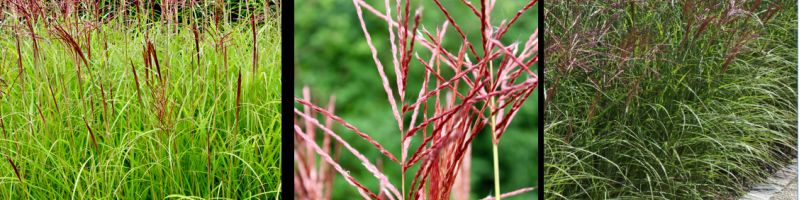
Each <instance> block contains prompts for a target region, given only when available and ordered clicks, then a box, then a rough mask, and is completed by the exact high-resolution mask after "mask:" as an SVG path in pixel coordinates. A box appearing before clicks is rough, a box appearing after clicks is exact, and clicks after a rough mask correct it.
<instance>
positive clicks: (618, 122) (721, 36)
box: [544, 0, 797, 199]
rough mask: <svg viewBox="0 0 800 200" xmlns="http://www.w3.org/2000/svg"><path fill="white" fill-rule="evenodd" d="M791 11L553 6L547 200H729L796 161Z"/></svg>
mask: <svg viewBox="0 0 800 200" xmlns="http://www.w3.org/2000/svg"><path fill="white" fill-rule="evenodd" d="M795 7H796V6H795V4H794V2H791V1H739V0H734V1H695V0H689V1H675V2H654V1H653V2H650V1H633V0H631V1H619V2H597V1H581V3H572V2H567V1H561V2H554V3H550V4H548V6H547V8H548V9H547V11H545V13H546V17H547V18H546V20H547V23H548V29H547V33H546V38H547V41H548V42H547V44H546V47H547V56H548V59H547V62H548V65H547V66H546V74H547V76H546V77H547V83H546V86H547V88H546V100H545V104H546V109H547V111H546V116H547V117H546V119H547V120H546V121H547V123H546V125H545V133H546V134H545V152H546V156H545V158H546V164H545V169H544V174H545V177H546V179H545V183H546V185H545V186H546V188H545V190H544V191H546V195H545V196H546V197H547V199H591V198H594V199H604V198H622V199H629V198H632V199H734V198H738V197H737V196H738V195H740V194H742V193H743V192H744V191H747V189H748V188H750V187H751V186H752V185H753V184H755V183H758V182H760V181H763V180H764V179H765V178H766V177H768V176H767V175H768V174H770V173H771V172H772V171H773V170H774V169H776V168H778V167H780V166H782V165H784V164H785V163H786V162H787V161H789V160H790V159H792V158H794V157H795V156H796V148H795V147H796V145H797V134H796V133H797V132H796V130H797V127H796V126H797V125H796V124H797V121H796V120H797V105H796V102H795V100H796V99H797V98H796V97H797V91H796V89H795V88H797V84H796V82H797V76H796V74H797V71H796V70H797V64H796V60H797V57H796V56H797V55H796V51H797V46H796V44H797V35H796V32H797V26H796V25H797V24H796V18H797V10H796V8H795Z"/></svg>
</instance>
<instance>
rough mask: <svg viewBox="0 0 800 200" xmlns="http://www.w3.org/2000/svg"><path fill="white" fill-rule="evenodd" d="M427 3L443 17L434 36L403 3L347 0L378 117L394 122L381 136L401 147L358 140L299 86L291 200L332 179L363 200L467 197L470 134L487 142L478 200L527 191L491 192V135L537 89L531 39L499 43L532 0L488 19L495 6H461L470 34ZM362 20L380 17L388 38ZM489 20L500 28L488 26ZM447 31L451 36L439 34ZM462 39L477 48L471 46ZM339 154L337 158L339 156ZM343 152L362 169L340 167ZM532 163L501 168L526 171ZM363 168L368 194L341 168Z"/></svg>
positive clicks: (445, 10)
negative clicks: (487, 173) (484, 191)
mask: <svg viewBox="0 0 800 200" xmlns="http://www.w3.org/2000/svg"><path fill="white" fill-rule="evenodd" d="M434 2H435V4H436V7H435V8H433V9H436V10H437V12H440V13H441V14H443V16H444V17H445V19H444V20H443V21H441V22H439V23H437V26H435V27H434V30H429V29H427V28H425V27H424V26H420V24H421V20H422V19H423V18H424V17H423V16H422V12H421V8H414V9H413V10H412V8H413V7H412V5H411V3H410V1H396V2H394V3H392V2H390V1H386V2H384V7H383V8H380V7H373V5H371V3H367V2H365V1H359V0H354V1H353V5H354V6H355V8H356V15H357V16H358V18H357V19H358V21H359V24H360V30H361V31H362V33H363V34H364V36H365V39H366V43H367V46H368V49H369V52H370V53H371V56H372V57H371V60H372V61H373V63H374V65H375V67H376V71H377V74H375V75H374V76H373V77H375V79H377V80H380V83H381V86H382V89H383V94H385V95H386V99H387V105H388V107H389V108H390V110H391V116H387V118H391V119H393V120H394V123H396V124H394V123H392V124H386V126H391V127H392V132H390V134H395V135H396V136H397V137H396V138H397V139H398V140H396V141H394V142H396V143H398V144H400V147H401V148H400V149H399V150H398V149H388V148H386V147H385V144H383V143H381V142H378V141H377V140H376V139H374V138H373V137H374V133H372V134H370V133H365V132H364V131H363V130H361V129H359V128H358V127H356V126H354V125H352V124H350V123H348V122H347V121H346V120H345V119H342V118H341V117H339V116H337V115H336V114H335V113H334V112H333V109H334V107H333V106H332V105H333V101H331V102H330V103H328V106H327V108H324V107H321V106H318V105H316V104H315V100H317V99H312V98H311V97H310V92H309V89H308V88H306V89H304V90H303V96H302V97H295V102H296V108H295V111H294V113H295V116H296V117H295V122H294V130H295V149H294V155H295V163H296V166H297V167H296V168H295V176H294V177H295V188H294V189H295V197H296V198H298V199H326V198H330V197H331V195H330V191H331V190H333V188H330V187H332V183H331V182H330V181H331V180H332V176H335V175H341V176H343V177H344V179H345V181H347V183H348V184H349V185H350V186H351V189H353V190H356V191H357V194H358V195H360V197H362V198H364V199H450V198H451V197H454V198H458V199H468V198H469V169H470V168H469V166H470V164H471V163H469V160H470V156H471V155H470V152H471V151H470V149H471V146H472V144H473V139H475V138H476V137H477V136H478V135H479V134H480V135H485V137H490V138H491V143H492V145H493V147H494V148H493V151H492V152H491V153H492V154H493V155H494V163H493V165H494V171H493V173H494V177H495V178H494V192H493V194H492V195H490V197H487V199H501V198H502V197H508V196H513V195H517V194H520V193H524V192H529V191H531V190H533V189H534V187H525V188H521V189H518V188H513V189H508V188H502V187H501V186H500V184H499V182H500V180H499V173H500V170H499V169H500V168H499V162H498V157H499V153H498V145H502V144H503V143H502V142H501V136H502V135H503V133H505V132H506V128H508V125H509V123H510V122H511V121H512V120H513V119H514V118H515V116H516V114H517V112H518V111H519V110H520V107H521V106H522V105H523V103H524V102H525V100H527V98H528V97H529V96H530V95H531V94H532V93H533V91H535V88H536V86H537V84H538V79H537V75H536V73H535V72H534V71H533V70H532V69H531V68H532V66H533V63H535V62H536V61H537V60H538V57H537V54H536V52H537V51H538V45H537V44H538V38H537V35H538V32H536V31H533V30H532V32H528V33H527V34H526V35H525V36H526V38H525V39H527V40H525V41H522V42H516V43H511V44H507V43H504V42H501V40H503V39H504V34H505V33H506V32H507V30H508V29H509V28H510V27H511V26H513V25H514V24H515V22H516V21H517V20H518V19H521V18H520V17H521V16H522V15H523V14H524V13H527V12H528V11H529V10H530V9H531V8H532V7H533V6H534V5H535V4H536V3H537V1H536V0H532V1H526V3H525V5H524V6H522V7H521V8H518V9H519V10H518V12H517V13H518V14H516V15H514V16H512V17H510V18H508V19H507V20H497V19H492V18H491V16H492V14H491V13H492V10H493V8H494V6H495V4H496V3H499V2H497V1H480V2H477V1H476V2H468V1H463V2H462V3H463V6H465V7H464V9H463V10H462V11H464V12H472V13H473V14H474V15H475V17H477V21H478V22H479V23H480V24H481V26H480V28H479V30H476V31H474V32H470V31H465V30H464V29H462V27H461V26H460V25H459V22H456V21H455V20H454V19H453V18H452V17H451V15H450V14H449V13H450V12H453V10H452V9H453V8H451V7H445V6H443V4H441V2H440V1H434ZM473 3H474V5H473ZM412 13H413V14H412ZM365 16H377V18H378V19H380V20H383V21H384V22H385V23H386V25H387V26H385V27H380V28H384V29H388V35H376V34H373V33H374V32H373V30H375V29H376V28H375V27H368V25H367V24H368V23H366V20H367V17H365ZM495 21H498V22H499V21H502V22H499V24H492V23H494V22H495ZM460 23H466V22H460ZM438 24H441V25H438ZM448 31H456V32H457V34H456V35H453V37H452V38H450V37H445V35H446V32H448ZM476 38H479V39H480V40H477V39H476ZM471 39H475V40H477V41H480V42H477V43H472V42H471V41H472V40H471ZM445 40H455V41H459V42H460V43H458V44H459V45H458V49H452V48H446V47H445V45H443V42H444V41H445ZM386 41H388V42H389V44H390V45H389V49H386V50H379V49H378V48H376V45H375V43H377V42H386ZM383 55H387V56H386V57H390V56H391V57H390V58H391V60H390V61H382V60H381V57H383ZM412 67H414V68H419V69H424V72H425V75H424V76H422V77H412V76H409V73H408V71H409V69H410V68H412ZM411 82H414V83H415V84H413V85H419V87H420V88H419V90H416V88H410V87H408V86H409V85H412V84H410V83H411ZM420 82H421V84H419V83H420ZM320 118H321V119H324V120H325V122H324V123H323V122H322V120H320ZM334 124H338V125H341V126H343V127H344V130H346V133H343V131H339V132H337V131H334V130H332V129H331V127H332V126H333V125H334ZM530 131H531V132H533V131H534V130H530ZM350 133H355V135H358V137H359V140H358V141H348V140H345V139H344V138H343V137H342V135H345V134H350ZM318 135H321V136H318ZM320 138H321V140H320ZM531 139H533V138H531ZM355 142H367V143H369V145H370V146H371V149H367V150H364V149H357V148H355V147H354V145H351V143H355ZM320 143H321V144H320ZM339 148H341V151H344V152H341V153H340V151H339V150H337V149H339ZM364 151H378V152H380V158H379V159H370V158H368V157H367V156H366V155H365V154H364V153H362V152H364ZM397 152H399V153H397ZM343 153H346V154H348V155H353V156H355V157H356V159H357V160H358V161H359V162H360V164H361V165H362V166H360V167H358V168H349V167H344V166H342V164H340V163H339V162H338V155H340V154H343ZM481 153H487V154H488V153H490V152H481ZM534 162H535V161H533V160H532V161H531V162H530V163H507V164H530V165H533V164H535V163H534ZM389 165H392V166H399V167H398V168H399V170H397V171H388V170H385V169H386V168H384V166H389ZM364 169H366V171H368V172H369V174H371V175H372V176H373V177H374V178H375V179H376V180H378V184H377V190H375V186H371V185H366V184H363V183H362V182H363V180H358V179H356V178H355V177H353V176H351V175H350V171H349V170H359V171H361V170H364ZM387 174H399V177H400V178H399V180H395V179H391V180H390V179H389V177H390V176H389V175H387ZM393 177H396V176H393ZM531 182H533V177H531ZM371 188H372V189H371ZM457 192H462V193H457ZM501 193H505V194H501Z"/></svg>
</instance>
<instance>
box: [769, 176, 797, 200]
mask: <svg viewBox="0 0 800 200" xmlns="http://www.w3.org/2000/svg"><path fill="white" fill-rule="evenodd" d="M772 199H773V200H797V179H794V180H792V183H791V184H789V186H786V187H785V188H783V191H781V192H780V193H778V194H776V195H775V196H774V197H772Z"/></svg>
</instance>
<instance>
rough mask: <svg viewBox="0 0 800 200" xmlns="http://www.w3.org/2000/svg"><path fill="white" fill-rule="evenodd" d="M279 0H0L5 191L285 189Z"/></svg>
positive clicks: (189, 193) (108, 193) (144, 193)
mask: <svg viewBox="0 0 800 200" xmlns="http://www.w3.org/2000/svg"><path fill="white" fill-rule="evenodd" d="M277 6H279V3H278V4H276V3H275V2H273V1H267V0H262V1H245V0H242V1H226V2H225V3H223V2H221V1H216V2H213V1H179V0H178V1H91V2H89V1H28V0H0V11H2V14H0V54H1V56H0V83H1V84H0V93H1V94H0V126H1V127H2V133H3V134H2V135H1V136H0V155H2V157H3V158H4V160H6V161H4V162H3V164H0V199H65V198H69V199H218V198H231V199H268V198H269V199H273V198H277V197H278V196H279V194H280V182H279V180H280V179H279V178H280V175H281V174H280V169H279V167H278V166H279V165H280V147H279V146H280V135H279V133H280V130H281V126H280V123H281V122H280V71H281V69H280V64H279V62H280V51H279V48H280V47H279V46H280V42H281V40H280V30H279V27H280V24H279V21H280V14H279V13H276V10H278V8H277ZM212 8H219V9H220V10H216V9H212ZM210 16H216V18H218V19H219V21H213V20H212V19H214V18H213V17H210Z"/></svg>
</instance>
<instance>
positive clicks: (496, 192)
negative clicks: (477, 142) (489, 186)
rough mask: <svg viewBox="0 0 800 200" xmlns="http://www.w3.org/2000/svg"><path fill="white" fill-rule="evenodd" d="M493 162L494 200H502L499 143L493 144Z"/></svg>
mask: <svg viewBox="0 0 800 200" xmlns="http://www.w3.org/2000/svg"><path fill="white" fill-rule="evenodd" d="M493 135H494V134H493ZM493 140H494V139H493ZM492 160H493V162H494V196H495V198H494V199H495V200H500V162H498V160H497V143H492Z"/></svg>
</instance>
